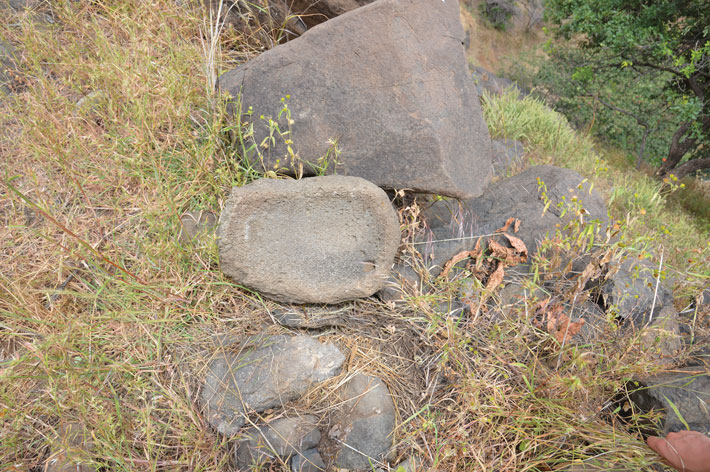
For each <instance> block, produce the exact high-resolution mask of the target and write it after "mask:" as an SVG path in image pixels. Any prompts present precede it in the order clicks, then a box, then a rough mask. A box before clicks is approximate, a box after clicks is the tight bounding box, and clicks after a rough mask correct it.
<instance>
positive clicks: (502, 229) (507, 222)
mask: <svg viewBox="0 0 710 472" xmlns="http://www.w3.org/2000/svg"><path fill="white" fill-rule="evenodd" d="M514 221H515V218H513V217H512V216H511V217H510V218H508V219H507V220H505V224H504V225H503V226H501V227H500V228H498V229H497V230H495V232H496V233H505V232H506V231H508V228H510V225H511V224H513V222H514Z"/></svg>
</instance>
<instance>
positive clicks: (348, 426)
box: [328, 374, 396, 470]
mask: <svg viewBox="0 0 710 472" xmlns="http://www.w3.org/2000/svg"><path fill="white" fill-rule="evenodd" d="M341 401H342V406H341V415H340V418H339V419H338V421H337V422H336V423H335V425H334V426H333V427H332V428H331V430H330V432H329V433H328V434H329V436H330V437H331V438H333V439H335V440H336V442H337V443H338V444H339V450H338V452H337V454H336V457H335V465H336V466H337V467H339V468H342V469H354V470H358V469H368V470H369V469H370V467H371V465H372V464H376V463H377V462H382V461H384V458H385V456H386V455H387V454H388V452H389V449H390V448H391V447H392V433H393V432H394V425H395V415H396V413H395V408H394V403H393V402H392V398H391V397H390V395H389V391H388V390H387V386H386V385H385V384H384V382H382V380H380V379H378V378H377V377H370V376H368V375H364V374H356V375H355V376H354V377H353V378H352V379H351V380H350V381H349V382H348V383H347V384H346V385H345V387H344V389H343V392H342V398H341Z"/></svg>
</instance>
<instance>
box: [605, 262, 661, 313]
mask: <svg viewBox="0 0 710 472" xmlns="http://www.w3.org/2000/svg"><path fill="white" fill-rule="evenodd" d="M610 265H611V266H612V275H610V276H609V277H608V279H607V280H606V281H605V282H604V284H603V285H602V289H601V290H602V297H603V298H604V304H605V305H606V307H607V309H609V310H613V311H615V312H616V313H618V315H619V317H621V318H622V319H624V320H627V321H631V322H633V324H634V325H636V326H637V327H640V326H641V325H643V324H645V323H646V322H647V321H648V320H649V315H650V312H651V309H653V312H654V316H655V314H657V313H658V312H660V311H661V309H663V308H664V307H667V306H672V305H673V292H672V291H671V290H670V289H669V288H668V287H666V285H665V283H664V282H663V280H659V281H658V290H656V279H657V277H658V275H659V274H658V268H659V266H658V264H655V263H653V262H651V261H648V260H646V259H643V260H639V259H637V258H634V257H626V258H625V259H623V260H622V261H616V262H613V264H610ZM654 293H655V300H656V302H655V305H654Z"/></svg>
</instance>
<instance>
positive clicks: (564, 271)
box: [0, 0, 710, 472]
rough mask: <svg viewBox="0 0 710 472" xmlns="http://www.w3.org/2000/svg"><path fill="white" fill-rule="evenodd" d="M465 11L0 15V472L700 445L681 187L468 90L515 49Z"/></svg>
mask: <svg viewBox="0 0 710 472" xmlns="http://www.w3.org/2000/svg"><path fill="white" fill-rule="evenodd" d="M489 4H491V2H486V3H485V4H483V5H484V7H485V6H486V5H489ZM495 5H497V6H499V7H500V6H505V5H507V4H503V3H501V4H500V5H499V4H497V3H496V4H495ZM526 5H527V4H526ZM531 5H532V4H531ZM484 7H481V6H480V5H479V4H478V3H473V4H462V5H461V6H459V4H457V3H456V2H450V1H447V2H441V1H439V0H377V1H375V2H358V1H354V2H344V1H332V2H331V1H328V2H319V3H317V4H314V3H309V2H302V3H293V4H288V5H287V4H285V3H280V2H278V1H274V2H273V3H271V4H267V3H264V4H258V5H256V4H250V3H246V2H243V3H242V2H240V3H235V4H232V3H228V2H221V1H213V2H201V1H200V2H175V1H173V0H158V1H156V2H142V1H136V0H118V1H116V2H113V3H111V4H102V3H83V2H34V1H30V0H23V1H14V0H13V1H4V2H3V1H2V0H0V9H1V11H2V12H3V15H0V18H2V19H0V25H1V29H0V40H2V49H1V50H0V52H1V53H2V57H1V59H2V70H1V71H0V72H1V73H2V75H1V76H0V80H2V85H3V89H2V91H1V92H0V94H1V95H0V110H1V111H2V113H0V121H2V127H0V130H1V131H0V136H1V138H0V166H1V168H2V179H3V185H2V186H1V187H0V189H2V190H0V192H1V195H2V199H0V217H2V221H3V225H2V226H1V228H2V229H0V235H1V237H0V245H1V248H2V250H1V251H0V255H1V256H0V257H1V258H2V264H0V267H1V268H0V334H1V336H0V437H1V438H2V441H0V464H2V465H3V470H4V469H7V470H17V471H40V470H43V471H66V470H82V471H92V470H131V471H132V470H151V471H154V470H171V471H172V470H201V471H232V470H233V471H237V470H240V471H246V470H283V471H318V470H329V471H330V470H354V471H365V470H378V471H398V472H402V471H405V472H406V471H424V470H432V471H436V470H438V471H450V470H472V471H473V470H491V471H498V470H500V471H508V470H511V471H512V470H515V471H518V470H519V471H542V470H568V471H572V470H579V467H585V468H586V470H611V469H613V470H629V471H630V470H649V471H650V470H659V467H662V466H661V465H660V464H659V458H658V456H656V455H655V454H654V453H653V452H652V451H651V450H650V449H649V448H648V447H647V446H646V445H645V442H644V440H645V439H646V438H647V437H648V436H649V435H653V434H661V433H665V432H668V431H677V430H680V429H684V428H690V429H695V430H698V431H701V432H704V433H710V419H709V418H708V417H707V415H706V413H704V412H705V410H704V409H703V405H706V404H707V402H708V401H710V398H709V397H708V393H707V392H708V390H709V388H710V387H709V385H708V383H709V382H710V380H709V379H710V376H709V375H708V367H707V365H708V364H707V362H708V353H709V352H710V291H709V290H708V280H709V278H710V263H709V262H710V242H709V241H708V237H707V234H706V233H705V232H703V230H702V229H700V227H699V226H698V225H697V224H696V222H695V221H694V220H693V218H692V217H690V216H688V215H687V214H685V213H683V212H682V211H680V210H679V209H678V208H677V207H675V206H674V204H673V200H672V196H673V194H674V192H678V191H680V190H681V189H680V183H675V182H671V183H670V184H668V185H662V184H661V183H659V182H656V181H655V180H653V179H651V178H648V177H646V176H644V175H642V174H639V173H637V172H635V171H634V170H632V169H629V168H628V166H625V165H623V164H622V163H621V161H620V159H619V158H618V155H617V154H616V153H615V151H614V150H611V149H608V148H606V147H604V146H603V145H600V144H599V143H595V142H593V141H592V140H590V139H589V138H588V137H587V136H584V135H582V134H580V133H578V132H576V131H574V130H573V129H572V128H571V127H570V125H569V124H568V122H567V121H566V120H565V119H564V117H562V116H561V115H559V114H558V113H555V112H554V111H552V110H550V109H549V108H548V107H547V106H545V105H544V104H543V103H541V102H540V101H537V100H535V99H534V98H531V97H530V96H526V94H525V93H524V91H520V90H517V89H514V88H512V89H505V88H504V87H500V86H499V85H500V82H499V81H498V80H497V79H495V78H491V77H490V76H488V75H485V76H484V75H481V74H484V73H485V72H482V71H481V70H480V69H478V70H476V69H474V70H471V69H469V66H478V67H483V68H484V69H486V70H488V71H490V70H496V69H497V65H499V64H500V61H502V57H503V56H504V55H505V54H506V53H507V52H510V51H511V50H519V49H520V48H524V47H526V44H527V42H528V40H529V41H530V42H531V43H532V42H535V41H538V40H539V38H540V34H541V33H540V30H539V25H538V24H537V21H536V20H535V18H536V16H535V15H536V14H537V13H536V11H537V10H530V9H527V10H526V9H524V8H523V5H522V4H520V6H519V9H518V10H516V11H512V12H511V15H510V17H507V16H506V20H507V21H508V22H509V24H508V26H507V28H509V29H508V30H507V31H508V35H507V36H506V34H504V33H503V32H501V31H498V30H495V28H493V26H496V25H494V24H492V23H491V21H494V19H495V15H493V13H495V12H497V11H498V10H494V11H492V12H491V11H486V15H484V16H485V19H483V17H482V16H481V12H482V11H484V10H485V8H484ZM462 20H463V21H462ZM494 22H495V21H494ZM467 31H468V34H467ZM511 32H513V33H512V34H511ZM511 35H512V37H513V38H514V39H510V37H511ZM506 38H508V41H507V42H506ZM472 54H474V55H475V57H476V58H477V59H476V60H475V61H472V60H471V55H472ZM472 62H475V64H472Z"/></svg>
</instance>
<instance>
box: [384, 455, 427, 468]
mask: <svg viewBox="0 0 710 472" xmlns="http://www.w3.org/2000/svg"><path fill="white" fill-rule="evenodd" d="M425 464H426V462H425V461H424V459H422V458H421V457H419V456H412V457H408V458H407V459H405V460H403V461H402V462H400V463H399V464H397V465H396V466H395V467H394V469H392V470H393V472H425V471H426V470H429V469H428V468H427V467H426V466H425Z"/></svg>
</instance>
